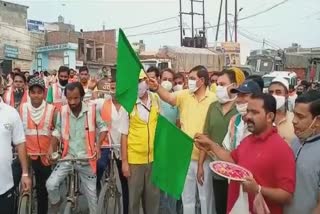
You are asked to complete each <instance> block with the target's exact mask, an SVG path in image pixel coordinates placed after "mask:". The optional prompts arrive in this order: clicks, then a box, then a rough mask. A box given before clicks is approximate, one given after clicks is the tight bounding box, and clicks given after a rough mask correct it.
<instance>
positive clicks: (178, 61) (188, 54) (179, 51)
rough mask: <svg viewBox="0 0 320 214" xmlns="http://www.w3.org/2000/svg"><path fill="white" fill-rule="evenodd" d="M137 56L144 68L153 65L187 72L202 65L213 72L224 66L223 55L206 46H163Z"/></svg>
mask: <svg viewBox="0 0 320 214" xmlns="http://www.w3.org/2000/svg"><path fill="white" fill-rule="evenodd" d="M139 56H140V59H141V63H142V65H143V66H144V69H145V70H147V69H148V68H149V67H150V66H155V67H157V68H159V69H160V70H161V69H164V68H172V69H173V70H174V71H175V72H188V71H189V70H191V69H192V68H193V67H195V66H197V65H203V66H205V67H206V68H207V69H208V71H209V72H214V71H221V70H222V69H223V66H224V55H223V54H222V53H219V52H216V51H213V50H209V49H206V48H189V47H172V46H164V47H163V48H160V49H159V51H157V52H153V53H150V52H149V53H144V52H142V53H141V54H140V55H139Z"/></svg>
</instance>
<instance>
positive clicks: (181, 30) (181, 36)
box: [179, 0, 183, 47]
mask: <svg viewBox="0 0 320 214" xmlns="http://www.w3.org/2000/svg"><path fill="white" fill-rule="evenodd" d="M181 1H182V0H179V5H180V13H179V16H180V45H181V47H182V46H183V26H182V23H183V22H182V2H181Z"/></svg>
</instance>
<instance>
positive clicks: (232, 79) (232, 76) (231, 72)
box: [219, 69, 237, 83]
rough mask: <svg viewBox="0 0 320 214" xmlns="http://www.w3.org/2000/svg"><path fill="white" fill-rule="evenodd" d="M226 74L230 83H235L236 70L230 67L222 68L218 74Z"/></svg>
mask: <svg viewBox="0 0 320 214" xmlns="http://www.w3.org/2000/svg"><path fill="white" fill-rule="evenodd" d="M222 75H227V76H228V78H229V80H230V82H231V83H237V79H236V72H235V71H234V70H230V69H224V70H223V71H221V72H220V74H219V76H222Z"/></svg>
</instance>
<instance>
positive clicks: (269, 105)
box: [251, 93, 277, 121]
mask: <svg viewBox="0 0 320 214" xmlns="http://www.w3.org/2000/svg"><path fill="white" fill-rule="evenodd" d="M251 99H255V100H262V101H263V109H264V110H265V112H266V113H267V114H268V113H270V112H272V113H273V114H274V118H273V119H272V121H274V119H275V117H276V112H277V102H276V99H275V98H274V97H273V96H272V95H270V94H263V93H254V94H252V95H251Z"/></svg>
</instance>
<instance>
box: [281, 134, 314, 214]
mask: <svg viewBox="0 0 320 214" xmlns="http://www.w3.org/2000/svg"><path fill="white" fill-rule="evenodd" d="M291 147H292V150H293V152H294V154H295V157H296V189H295V193H294V196H293V201H292V203H291V204H290V205H289V206H287V207H285V214H311V213H312V210H313V209H314V208H315V207H316V206H317V203H318V201H319V193H320V135H317V136H313V137H311V138H309V139H307V141H306V143H304V144H302V143H301V142H300V140H299V139H297V138H296V139H294V140H293V142H292V144H291Z"/></svg>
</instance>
